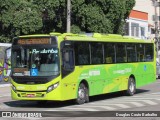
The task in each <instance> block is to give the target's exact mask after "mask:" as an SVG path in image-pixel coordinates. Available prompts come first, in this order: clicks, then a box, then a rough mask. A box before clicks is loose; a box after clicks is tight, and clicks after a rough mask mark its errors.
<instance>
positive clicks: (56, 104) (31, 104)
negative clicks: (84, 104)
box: [4, 89, 149, 108]
mask: <svg viewBox="0 0 160 120" xmlns="http://www.w3.org/2000/svg"><path fill="white" fill-rule="evenodd" d="M148 91H149V90H145V89H137V92H136V94H135V95H138V94H143V93H145V92H148ZM122 96H125V92H124V91H121V92H114V93H108V94H103V95H96V96H93V97H90V102H101V101H102V100H111V99H113V98H116V99H118V98H119V97H122ZM128 97H129V96H128ZM4 104H5V105H7V106H9V107H19V108H61V107H65V106H72V105H75V102H74V100H69V101H63V102H60V101H48V102H47V103H40V104H38V102H37V101H9V102H4Z"/></svg>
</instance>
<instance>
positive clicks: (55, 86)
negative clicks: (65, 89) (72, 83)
mask: <svg viewBox="0 0 160 120" xmlns="http://www.w3.org/2000/svg"><path fill="white" fill-rule="evenodd" d="M58 85H59V82H57V83H55V84H53V85H51V86H49V87H48V89H47V92H48V93H49V92H51V91H52V90H54V89H55V88H57V87H58Z"/></svg>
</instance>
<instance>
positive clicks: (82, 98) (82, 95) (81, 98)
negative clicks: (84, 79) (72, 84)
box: [76, 83, 89, 105]
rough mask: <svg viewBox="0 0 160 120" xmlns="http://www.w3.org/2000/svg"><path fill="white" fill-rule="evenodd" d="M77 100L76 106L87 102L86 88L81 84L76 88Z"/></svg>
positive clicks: (87, 93)
mask: <svg viewBox="0 0 160 120" xmlns="http://www.w3.org/2000/svg"><path fill="white" fill-rule="evenodd" d="M77 94H78V95H77V99H76V103H77V104H79V105H80V104H84V103H85V102H89V92H88V88H87V87H86V85H85V84H84V83H81V84H80V85H79V88H78V93H77Z"/></svg>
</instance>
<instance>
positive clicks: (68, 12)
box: [67, 0, 71, 33]
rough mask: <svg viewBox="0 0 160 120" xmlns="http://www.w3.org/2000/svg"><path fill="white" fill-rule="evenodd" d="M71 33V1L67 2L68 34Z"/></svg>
mask: <svg viewBox="0 0 160 120" xmlns="http://www.w3.org/2000/svg"><path fill="white" fill-rule="evenodd" d="M70 32H71V0H67V33H70Z"/></svg>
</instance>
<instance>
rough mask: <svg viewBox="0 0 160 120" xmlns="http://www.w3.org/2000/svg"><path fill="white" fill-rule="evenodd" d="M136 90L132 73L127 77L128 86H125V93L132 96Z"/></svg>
mask: <svg viewBox="0 0 160 120" xmlns="http://www.w3.org/2000/svg"><path fill="white" fill-rule="evenodd" d="M135 92H136V79H135V77H134V75H130V77H129V79H128V86H127V91H126V93H127V95H129V96H133V95H134V94H135Z"/></svg>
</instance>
